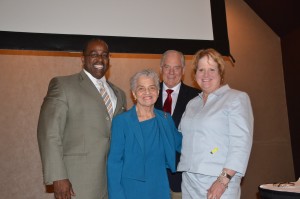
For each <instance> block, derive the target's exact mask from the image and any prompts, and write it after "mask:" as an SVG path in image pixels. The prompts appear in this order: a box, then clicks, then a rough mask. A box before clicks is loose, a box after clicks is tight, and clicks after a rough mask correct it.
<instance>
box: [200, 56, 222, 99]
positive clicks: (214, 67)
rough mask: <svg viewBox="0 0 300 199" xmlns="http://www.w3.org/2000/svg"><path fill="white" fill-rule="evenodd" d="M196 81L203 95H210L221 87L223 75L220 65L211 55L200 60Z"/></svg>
mask: <svg viewBox="0 0 300 199" xmlns="http://www.w3.org/2000/svg"><path fill="white" fill-rule="evenodd" d="M195 79H196V81H197V83H198V85H199V86H200V88H201V89H202V91H203V93H205V94H209V93H211V92H214V91H215V90H217V89H218V88H219V87H220V86H221V75H220V72H219V68H218V63H217V62H215V61H214V60H213V59H212V58H211V57H210V56H209V55H206V56H204V57H202V58H201V59H199V61H198V66H197V70H196V74H195Z"/></svg>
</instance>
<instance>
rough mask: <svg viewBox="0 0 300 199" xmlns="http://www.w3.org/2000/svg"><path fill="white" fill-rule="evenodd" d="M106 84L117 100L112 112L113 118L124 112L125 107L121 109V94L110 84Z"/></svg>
mask: <svg viewBox="0 0 300 199" xmlns="http://www.w3.org/2000/svg"><path fill="white" fill-rule="evenodd" d="M107 83H108V84H109V86H110V87H111V89H112V90H113V92H114V93H115V95H116V98H117V103H116V109H115V111H114V116H116V115H117V114H118V113H120V112H123V111H125V107H123V103H122V102H121V99H122V94H121V93H120V90H119V89H117V88H116V87H115V86H114V85H113V84H112V83H111V82H109V81H107Z"/></svg>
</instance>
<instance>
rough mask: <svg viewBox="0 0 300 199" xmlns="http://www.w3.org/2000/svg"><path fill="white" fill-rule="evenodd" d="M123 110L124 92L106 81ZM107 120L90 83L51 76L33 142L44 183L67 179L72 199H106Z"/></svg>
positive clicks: (78, 78)
mask: <svg viewBox="0 0 300 199" xmlns="http://www.w3.org/2000/svg"><path fill="white" fill-rule="evenodd" d="M108 83H109V85H110V86H111V88H112V90H113V91H114V93H115V95H116V97H117V105H116V109H115V113H114V115H116V114H119V113H121V112H124V111H125V108H126V97H125V93H124V92H123V91H122V90H121V89H119V88H117V87H116V86H114V85H113V84H111V83H110V82H108ZM110 128H111V120H110V118H109V115H108V112H107V109H106V106H105V104H104V102H103V100H102V98H101V96H100V94H99V92H98V90H97V88H96V87H95V86H94V84H93V83H92V81H91V80H90V79H89V78H88V76H87V75H86V74H85V73H84V71H81V72H80V73H78V74H74V75H71V76H66V77H56V78H53V79H52V80H51V82H50V84H49V88H48V93H47V96H46V97H45V99H44V102H43V105H42V107H41V112H40V117H39V123H38V134H37V135H38V143H39V149H40V154H41V159H42V166H43V175H44V182H45V184H52V183H53V181H56V180H61V179H69V180H70V182H71V183H72V186H73V190H74V192H75V194H76V198H77V199H104V198H107V177H106V161H107V153H108V150H109V145H110Z"/></svg>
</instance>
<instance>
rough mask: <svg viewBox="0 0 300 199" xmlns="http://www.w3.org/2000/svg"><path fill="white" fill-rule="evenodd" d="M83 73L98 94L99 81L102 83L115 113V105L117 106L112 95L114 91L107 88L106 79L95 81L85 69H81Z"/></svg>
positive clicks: (114, 96) (115, 99)
mask: <svg viewBox="0 0 300 199" xmlns="http://www.w3.org/2000/svg"><path fill="white" fill-rule="evenodd" d="M83 71H84V72H85V74H86V75H87V76H88V77H89V78H90V80H91V81H92V82H93V84H94V85H95V86H96V88H97V89H98V91H99V92H100V85H99V83H98V82H99V81H101V82H102V85H103V86H104V88H105V90H106V92H107V93H108V95H109V98H110V101H111V103H112V106H113V111H114V112H115V110H116V105H117V97H116V95H115V93H114V91H113V90H112V88H111V87H110V86H109V84H108V83H107V82H106V78H105V76H103V77H102V78H101V79H96V78H95V77H94V76H92V75H91V74H90V73H89V72H88V71H86V70H85V69H83ZM100 97H101V96H100Z"/></svg>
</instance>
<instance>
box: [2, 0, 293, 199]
mask: <svg viewBox="0 0 300 199" xmlns="http://www.w3.org/2000/svg"><path fill="white" fill-rule="evenodd" d="M226 9H227V21H228V22H227V23H228V32H229V40H230V46H231V53H232V55H233V56H234V58H235V59H236V64H235V66H234V67H232V66H231V64H230V63H229V62H228V63H227V64H228V67H227V68H226V80H227V82H228V83H229V84H230V86H231V87H233V88H236V89H240V90H244V91H246V92H247V93H248V94H249V95H250V98H251V100H252V106H253V111H254V116H255V132H254V144H253V150H252V154H251V158H250V162H249V167H248V171H247V174H246V177H245V178H244V181H243V185H242V199H253V198H256V194H257V192H258V189H257V187H258V185H260V184H263V183H268V182H275V181H291V180H294V172H293V165H292V155H291V146H290V136H289V130H288V117H287V108H286V100H285V90H284V80H283V69H282V59H281V47H280V39H279V37H278V36H277V35H276V34H275V33H274V32H272V31H271V29H270V28H269V27H267V26H266V24H265V23H264V22H263V21H262V20H261V19H260V18H258V16H257V15H256V14H255V13H254V12H253V11H252V10H251V9H250V8H249V7H248V6H247V4H246V3H245V2H244V1H242V0H226ZM191 25H193V24H191ZM159 57H160V56H158V55H128V54H113V55H112V58H111V65H112V67H111V69H110V71H109V72H110V77H109V79H110V80H111V81H112V82H114V83H116V84H117V85H119V86H120V87H121V88H122V89H124V91H126V93H127V97H128V102H129V103H128V105H129V107H130V106H131V105H132V102H131V100H130V93H129V83H128V79H129V77H130V76H131V75H132V74H133V73H134V72H136V71H138V70H140V69H142V68H152V69H154V70H155V71H157V72H159V67H158V66H159ZM187 65H188V67H187V71H186V75H185V82H186V83H187V84H189V85H192V84H193V81H192V78H191V68H190V60H189V61H188V62H187ZM0 68H1V74H0V91H1V94H0V102H1V103H0V110H1V115H0V151H1V152H0V193H1V198H13V199H24V198H25V199H27V198H28V199H29V198H30V199H47V198H49V199H50V198H51V199H52V198H53V196H52V194H45V193H44V191H45V188H44V186H43V183H42V172H41V163H40V158H39V154H38V146H37V141H36V126H37V120H38V115H39V109H40V105H41V103H42V100H43V97H44V96H45V94H46V91H47V86H48V82H49V80H50V79H51V78H52V77H54V76H58V75H68V74H72V73H75V72H78V71H79V70H80V69H81V61H80V58H79V57H78V54H69V53H51V52H47V53H44V52H31V51H30V52H28V51H26V52H25V51H0Z"/></svg>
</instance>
